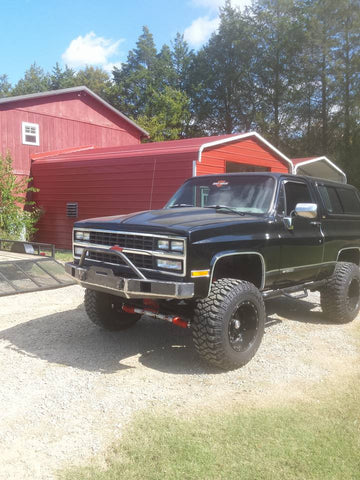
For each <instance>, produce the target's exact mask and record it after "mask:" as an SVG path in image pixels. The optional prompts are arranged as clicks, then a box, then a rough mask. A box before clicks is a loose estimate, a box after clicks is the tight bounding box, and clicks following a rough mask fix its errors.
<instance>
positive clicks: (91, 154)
mask: <svg viewBox="0 0 360 480" xmlns="http://www.w3.org/2000/svg"><path fill="white" fill-rule="evenodd" d="M246 138H254V139H256V140H257V141H259V143H261V144H262V145H263V146H264V147H265V148H268V149H269V150H271V151H272V152H273V153H275V154H276V155H277V156H278V157H279V158H280V160H281V161H283V163H286V165H287V166H288V167H289V171H290V173H291V172H292V168H293V164H292V163H291V160H290V159H289V158H287V157H286V156H285V155H284V154H283V153H281V152H280V151H279V150H277V149H276V148H275V147H274V146H272V145H271V144H270V143H269V142H267V140H265V139H264V138H263V137H261V136H260V135H259V134H258V133H257V132H248V133H239V134H228V135H216V136H212V137H198V138H187V139H183V140H168V141H164V142H154V143H142V144H139V145H122V146H118V147H104V148H94V149H89V150H83V151H80V152H73V153H68V154H66V153H65V154H61V155H54V154H52V153H51V152H49V155H48V157H47V158H45V156H44V157H43V158H42V159H41V160H36V161H37V162H39V161H41V162H44V161H47V160H49V161H53V160H59V161H60V160H61V161H76V160H79V161H81V160H99V159H102V158H126V157H129V156H131V157H135V156H145V155H146V156H151V155H162V154H165V155H166V154H176V153H189V152H193V153H194V157H195V158H194V160H195V159H197V160H198V161H199V162H201V154H202V152H203V151H204V150H206V149H208V148H214V147H221V145H225V144H227V143H231V142H236V141H241V140H245V139H246Z"/></svg>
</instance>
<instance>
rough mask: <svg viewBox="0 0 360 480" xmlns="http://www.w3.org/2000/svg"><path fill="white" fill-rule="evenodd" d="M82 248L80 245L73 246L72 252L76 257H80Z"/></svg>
mask: <svg viewBox="0 0 360 480" xmlns="http://www.w3.org/2000/svg"><path fill="white" fill-rule="evenodd" d="M83 251H84V249H83V248H82V247H75V248H74V254H75V256H76V257H81V255H82V253H83Z"/></svg>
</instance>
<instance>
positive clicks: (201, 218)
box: [75, 207, 264, 235]
mask: <svg viewBox="0 0 360 480" xmlns="http://www.w3.org/2000/svg"><path fill="white" fill-rule="evenodd" d="M259 221H260V222H262V221H264V217H259V216H255V215H250V214H249V215H244V216H240V215H237V214H234V213H231V212H224V211H223V210H218V211H216V210H215V209H213V208H197V207H191V208H182V207H181V208H171V209H161V210H150V211H145V212H136V213H132V214H130V215H118V216H111V217H99V218H91V219H87V220H81V221H79V222H76V223H75V227H76V228H96V229H104V230H115V231H117V230H118V231H124V230H125V231H131V232H150V233H154V234H155V233H158V234H164V233H174V234H177V235H188V234H189V233H190V232H191V231H194V230H199V229H200V230H201V229H206V228H207V227H210V226H211V227H212V228H216V227H218V228H219V227H222V226H227V227H228V226H230V225H232V224H239V223H252V222H259Z"/></svg>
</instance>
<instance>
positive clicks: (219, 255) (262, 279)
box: [208, 252, 267, 296]
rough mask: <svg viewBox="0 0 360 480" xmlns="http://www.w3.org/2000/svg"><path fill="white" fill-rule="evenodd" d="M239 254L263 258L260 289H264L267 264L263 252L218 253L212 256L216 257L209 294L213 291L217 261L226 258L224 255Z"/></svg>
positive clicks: (232, 255)
mask: <svg viewBox="0 0 360 480" xmlns="http://www.w3.org/2000/svg"><path fill="white" fill-rule="evenodd" d="M238 255H257V256H258V257H260V260H261V267H262V275H261V284H260V288H259V290H263V289H264V288H265V277H266V273H267V272H266V264H265V259H264V257H263V256H262V254H261V253H259V252H231V253H224V254H222V255H221V254H218V255H214V257H213V258H212V260H213V259H215V261H214V264H213V265H212V267H211V273H210V282H209V291H208V296H209V294H210V291H211V285H212V280H213V276H214V270H215V266H216V264H217V262H218V261H219V260H220V259H221V258H224V257H235V256H238ZM212 260H211V261H212Z"/></svg>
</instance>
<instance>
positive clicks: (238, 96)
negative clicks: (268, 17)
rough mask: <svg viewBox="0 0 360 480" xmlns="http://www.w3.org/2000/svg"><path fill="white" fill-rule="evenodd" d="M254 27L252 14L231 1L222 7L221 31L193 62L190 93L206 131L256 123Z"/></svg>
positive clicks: (243, 127) (232, 129) (244, 127)
mask: <svg viewBox="0 0 360 480" xmlns="http://www.w3.org/2000/svg"><path fill="white" fill-rule="evenodd" d="M251 28H252V25H251V22H250V20H249V18H248V17H246V16H244V15H242V14H241V12H240V11H239V10H236V9H234V8H232V7H231V4H230V2H229V1H227V2H226V4H225V7H224V8H222V9H221V10H220V26H219V31H218V33H215V34H213V35H212V37H211V38H210V40H209V42H208V43H207V44H206V45H205V46H204V47H203V48H202V49H201V50H200V51H199V52H198V54H197V56H196V59H195V60H194V61H193V62H192V67H191V83H192V85H191V93H190V95H191V99H192V102H193V109H194V111H195V112H196V117H197V123H198V124H199V126H200V128H201V130H203V131H204V132H207V133H212V134H216V133H233V132H235V131H242V130H248V129H250V128H251V127H252V126H253V125H254V122H255V118H256V112H257V101H258V100H257V87H256V82H255V78H254V76H253V64H254V59H255V55H256V45H255V44H254V41H253V32H252V30H251Z"/></svg>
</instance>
